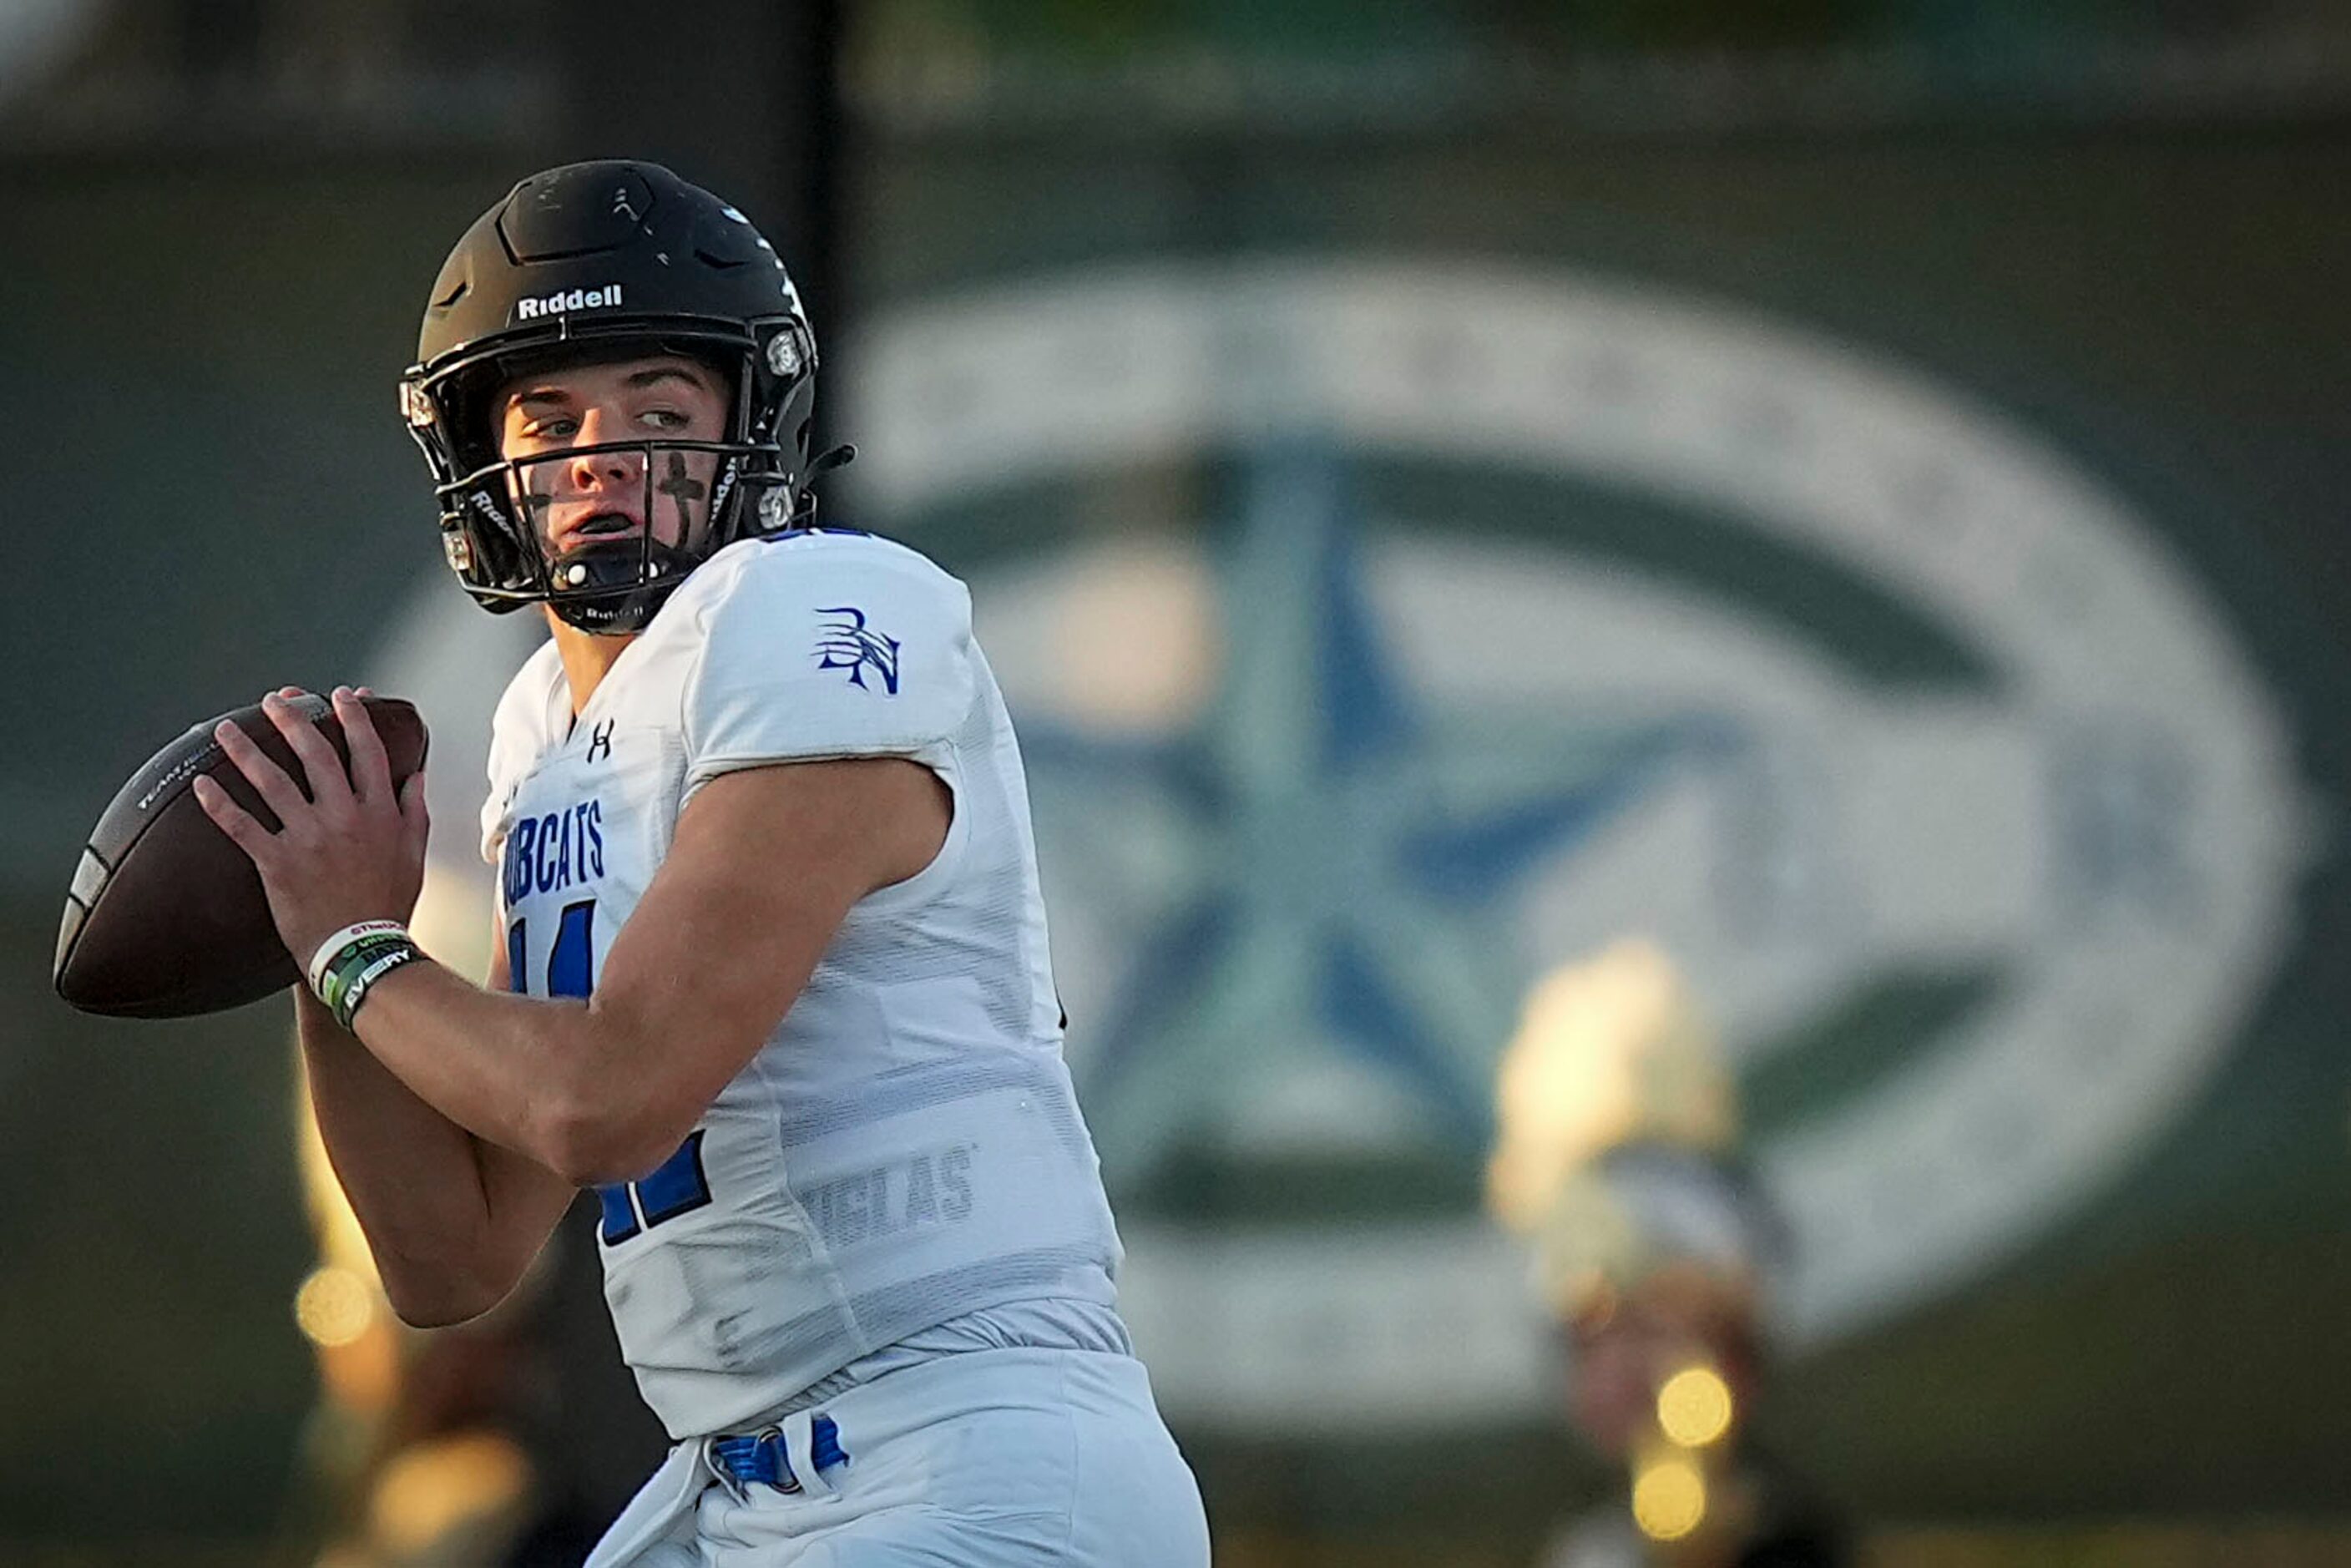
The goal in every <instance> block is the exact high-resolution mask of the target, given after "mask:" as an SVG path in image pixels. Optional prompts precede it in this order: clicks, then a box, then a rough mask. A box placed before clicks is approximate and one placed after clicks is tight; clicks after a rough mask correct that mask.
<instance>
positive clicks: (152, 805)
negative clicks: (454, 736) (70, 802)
mask: <svg viewBox="0 0 2351 1568" xmlns="http://www.w3.org/2000/svg"><path fill="white" fill-rule="evenodd" d="M364 700H365V702H366V704H367V711H368V715H369V716H370V717H371V718H372V719H373V720H374V721H375V727H376V733H377V734H378V735H380V736H381V737H383V749H384V754H385V757H386V758H387V759H388V760H389V761H390V762H391V764H392V784H393V786H394V787H395V788H397V787H398V786H400V785H402V784H403V783H405V782H407V780H408V779H409V778H410V777H411V776H412V775H413V774H414V773H415V772H416V770H417V769H418V768H422V767H423V766H424V748H425V733H424V721H423V719H422V718H420V717H419V716H417V712H416V709H415V708H414V707H413V706H411V705H410V704H408V703H405V702H402V701H400V700H399V699H398V698H396V697H380V696H370V697H367V698H365V699H364ZM294 706H295V709H296V711H298V712H299V713H303V714H306V715H308V716H309V717H310V719H311V721H312V722H313V723H314V724H316V725H317V726H318V727H319V731H320V733H322V734H323V735H325V736H326V737H327V739H328V741H329V744H331V745H332V746H333V747H334V748H335V755H336V756H338V757H340V758H342V759H343V761H344V764H345V766H346V767H348V766H349V765H350V752H349V751H348V750H347V749H346V748H345V747H344V744H343V734H342V726H341V725H340V723H339V722H337V720H336V718H335V716H334V713H333V711H332V709H331V708H330V707H329V704H328V702H327V699H326V698H324V697H321V696H313V695H305V696H302V697H300V698H298V699H295V702H294ZM221 718H225V719H228V720H230V721H232V722H234V723H235V725H236V726H237V727H239V728H241V729H243V730H244V731H245V733H246V734H247V735H249V736H251V737H253V738H254V739H255V741H256V742H257V743H258V744H259V745H260V747H261V749H262V750H263V751H265V752H266V753H267V754H268V755H269V757H270V758H272V759H273V760H274V761H276V762H277V765H278V766H279V767H281V768H285V769H286V771H287V774H288V775H290V776H291V777H292V778H293V779H294V780H295V782H296V783H297V784H303V776H302V768H301V766H300V764H299V763H298V761H297V759H296V758H295V756H294V750H293V747H290V746H288V745H287V743H286V737H284V736H282V735H280V734H278V733H277V726H276V725H274V724H272V723H270V722H269V720H268V718H267V717H266V716H265V715H264V714H263V713H262V711H261V705H260V704H258V703H256V704H254V705H253V706H250V707H241V708H238V709H237V710H236V711H235V712H234V713H229V714H224V715H222V716H221ZM220 722H221V719H220V718H214V719H207V720H206V721H205V722H204V723H203V724H200V725H197V726H196V727H193V729H191V730H189V731H188V732H187V733H186V734H185V735H183V736H181V737H179V738H178V739H177V740H174V741H172V743H171V744H170V745H169V746H166V747H163V749H162V750H161V751H159V752H157V753H156V754H155V755H154V757H153V758H151V759H150V760H149V761H148V763H147V765H146V766H145V767H143V768H141V769H140V770H139V771H138V772H137V773H135V774H133V775H132V776H131V781H130V782H129V783H128V784H125V785H124V786H123V787H122V788H121V789H120V791H118V792H117V793H116V795H115V797H114V800H112V801H111V802H110V804H109V805H108V806H107V808H106V810H105V812H104V814H103V815H101V816H100V817H99V820H98V826H97V827H95V828H93V829H92V830H90V835H89V845H88V847H87V848H85V849H84V850H83V851H82V852H81V859H80V862H79V863H78V864H77V865H76V866H75V867H74V873H73V883H72V886H71V887H70V888H69V889H68V892H67V894H66V911H65V923H64V925H62V926H61V927H59V929H58V931H57V963H56V967H55V968H54V970H53V971H52V974H53V977H54V978H55V980H56V983H57V995H59V996H61V997H63V998H65V999H66V1000H67V1001H68V1002H70V1003H72V1004H73V1005H74V1006H75V1007H77V1008H79V1009H81V1010H82V1011H84V1012H90V1013H103V1014H107V1015H109V1016H110V1017H115V1018H186V1017H190V1016H192V1015H193V1014H196V1013H211V1012H220V1011H223V1010H225V1009H229V1008H235V1007H242V1006H244V1005H245V1004H246V1003H247V1002H252V1001H258V1000H259V999H261V998H263V997H266V996H267V995H269V994H270V993H271V992H272V991H277V990H282V989H284V988H287V986H290V985H293V984H294V983H295V982H296V981H297V980H298V979H299V978H300V977H301V969H300V966H299V965H298V964H297V963H296V961H295V959H294V956H293V955H292V954H290V953H288V952H287V951H286V945H285V944H284V943H283V942H281V941H279V940H278V937H277V925H276V924H275V923H274V922H273V921H272V920H271V919H270V917H269V903H268V900H267V898H266V896H265V895H264V894H263V893H262V891H261V877H260V874H259V873H257V872H256V871H255V870H254V869H253V862H251V861H249V860H247V859H246V855H245V852H244V851H243V850H240V849H238V848H237V847H236V845H235V843H234V842H232V841H230V839H229V837H228V835H227V834H226V833H224V832H222V831H220V829H219V828H217V827H215V826H214V824H213V820H212V819H211V818H210V817H207V816H205V815H204V808H203V807H202V806H201V805H199V804H197V801H196V796H195V791H194V790H193V789H192V788H191V787H190V786H191V785H193V783H194V781H195V778H196V776H197V775H198V774H200V773H209V774H210V775H212V777H213V779H214V781H215V782H217V783H218V784H220V785H221V786H222V788H224V789H226V790H227V791H228V792H229V794H230V796H231V797H232V798H234V799H235V801H236V803H237V804H238V805H240V806H242V807H244V808H245V809H246V810H248V811H250V812H252V813H253V814H254V816H255V817H256V819H257V820H258V821H260V822H261V823H262V825H263V826H265V827H266V828H269V829H271V830H273V831H274V830H275V829H276V828H277V814H276V813H275V812H273V811H271V810H269V808H268V807H266V806H265V805H263V804H262V803H261V799H260V796H259V795H258V794H257V793H256V791H255V790H254V788H253V786H252V785H250V784H248V783H246V780H245V775H244V774H242V773H240V772H238V771H237V768H236V765H235V763H233V762H231V761H230V760H229V759H228V758H227V755H226V754H225V752H223V751H222V750H221V748H220V743H219V742H218V741H216V740H214V738H213V731H214V728H215V727H218V726H219V724H220ZM304 793H305V794H306V795H307V794H308V787H307V785H305V786H304ZM305 956H306V957H307V956H308V955H305Z"/></svg>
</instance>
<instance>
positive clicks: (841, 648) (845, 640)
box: [816, 604, 898, 697]
mask: <svg viewBox="0 0 2351 1568" xmlns="http://www.w3.org/2000/svg"><path fill="white" fill-rule="evenodd" d="M817 613H818V614H819V615H838V616H840V617H841V619H840V620H838V621H828V622H824V625H823V627H822V628H821V630H822V632H823V635H822V636H821V637H820V639H819V640H818V642H817V645H816V667H817V668H818V669H820V670H847V671H848V672H849V684H850V685H852V686H858V687H861V688H862V689H864V690H866V691H872V689H873V688H872V687H871V686H868V685H865V672H866V671H867V670H868V669H871V670H872V672H873V673H874V674H877V675H879V676H881V677H882V688H883V694H884V695H888V696H893V697H894V696H896V695H898V639H896V638H895V637H885V636H883V634H882V633H881V632H869V631H867V630H866V629H865V612H863V611H862V610H859V609H857V608H855V607H854V606H852V605H847V604H843V605H841V606H839V607H838V608H835V609H831V610H825V609H820V610H818V611H817Z"/></svg>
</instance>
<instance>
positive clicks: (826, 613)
mask: <svg viewBox="0 0 2351 1568" xmlns="http://www.w3.org/2000/svg"><path fill="white" fill-rule="evenodd" d="M704 617H705V620H704V631H705V639H704V645H703V648H702V652H701V657H700V659H699V660H698V661H697V663H696V664H695V668H694V670H693V671H692V673H691V674H689V675H688V677H687V679H686V682H685V686H684V716H683V728H684V740H685V747H686V779H685V789H686V793H687V794H689V795H690V794H692V792H693V791H694V790H695V789H699V788H700V787H701V786H702V785H704V784H706V783H708V782H709V781H710V780H711V779H715V778H717V777H718V776H719V775H721V774H724V773H730V772H734V771H737V770H739V769H741V768H758V767H762V766H765V765H768V764H770V763H777V762H795V761H812V760H816V759H820V758H840V757H905V758H913V759H914V760H915V761H918V762H922V763H924V764H925V765H927V766H928V767H930V768H933V769H934V770H935V771H936V772H938V773H939V774H940V775H941V776H942V777H943V778H945V779H946V781H947V783H948V784H949V786H950V787H953V786H954V784H955V782H956V766H955V758H954V745H953V743H954V738H955V736H956V732H957V730H959V729H960V728H961V727H962V726H963V724H964V721H965V719H966V718H967V716H968V715H969V713H970V711H971V705H972V700H973V690H974V675H973V671H972V646H971V596H970V594H969V593H968V592H967V591H966V590H965V588H964V586H963V584H962V583H960V582H958V581H956V580H955V579H954V578H952V577H950V576H948V575H947V574H946V572H944V571H941V570H939V569H938V568H937V567H935V566H933V565H932V564H931V563H930V562H929V561H927V560H925V559H923V558H922V557H921V556H919V555H916V554H914V552H912V551H909V550H904V549H898V548H896V547H894V546H887V545H883V544H881V543H879V542H878V541H867V540H854V539H844V540H839V541H832V540H827V541H820V542H818V543H817V544H815V546H814V548H809V549H803V550H798V551H795V550H791V549H784V548H771V549H769V550H768V551H766V552H764V553H761V554H758V555H757V556H755V557H754V558H753V559H751V560H749V562H748V563H747V565H746V567H745V569H744V570H743V571H742V572H741V573H740V575H739V576H738V577H737V578H736V580H734V581H732V582H731V583H730V584H728V585H727V587H726V591H724V592H722V593H721V594H719V595H718V596H716V598H715V599H714V600H713V601H712V602H711V603H710V604H709V605H707V606H706V607H705V610H704Z"/></svg>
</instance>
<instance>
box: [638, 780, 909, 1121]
mask: <svg viewBox="0 0 2351 1568" xmlns="http://www.w3.org/2000/svg"><path fill="white" fill-rule="evenodd" d="M949 825H950V810H949V805H948V795H947V791H946V787H945V786H944V785H943V784H942V783H941V782H940V780H939V778H938V776H937V775H936V774H935V773H934V772H932V771H931V769H929V768H925V767H923V766H922V765H921V764H919V763H915V762H911V761H908V760H906V759H905V758H840V759H835V760H831V761H823V762H796V763H785V764H778V765H776V766H771V767H764V768H743V769H739V770H737V771H733V772H728V773H725V774H722V775H720V776H719V777H717V778H715V779H712V780H711V781H710V782H709V783H708V784H706V785H705V786H704V787H703V788H702V789H699V790H697V791H695V796H694V799H693V800H690V801H689V802H687V804H686V807H685V810H684V811H683V812H682V813H681V814H680V815H679V818H678V823H677V831H676V834H675V835H674V838H673V839H672V841H671V843H670V848H669V852H668V854H667V856H666V857H665V858H664V861H663V862H662V868H661V870H660V872H659V873H657V874H656V875H655V876H654V878H653V883H652V884H651V885H650V886H649V887H648V888H647V889H646V890H645V895H644V897H643V899H642V900H640V901H639V903H638V904H637V906H636V908H635V910H634V911H633V912H632V914H631V915H630V916H629V920H628V923H627V924H626V925H623V926H622V928H621V930H620V932H619V933H618V935H617V936H614V938H613V941H612V946H611V951H610V952H609V953H608V954H607V955H606V957H605V961H604V966H603V970H602V972H601V975H600V976H599V977H598V979H597V987H596V995H595V1001H594V1007H595V1009H596V1010H597V1011H598V1012H599V1013H600V1014H601V1015H602V1016H603V1017H604V1018H605V1019H607V1020H608V1021H610V1022H611V1024H612V1025H613V1026H614V1027H616V1028H620V1029H622V1030H626V1031H629V1032H631V1033H632V1034H633V1035H635V1036H636V1037H638V1038H639V1039H641V1040H644V1041H645V1042H647V1046H646V1049H645V1051H644V1060H643V1063H642V1066H643V1071H644V1072H645V1073H646V1074H647V1075H648V1078H649V1079H650V1080H652V1082H651V1083H650V1084H649V1087H651V1088H652V1089H653V1092H655V1093H656V1094H658V1095H659V1096H660V1097H661V1098H662V1099H663V1100H664V1102H665V1103H666V1104H667V1107H668V1110H669V1113H670V1117H669V1119H671V1120H677V1119H679V1118H681V1117H682V1118H683V1120H684V1122H685V1123H687V1124H690V1122H691V1120H692V1118H693V1117H694V1116H695V1115H696V1114H698V1113H700V1111H701V1109H702V1108H703V1107H704V1106H705V1105H707V1104H708V1103H710V1101H711V1100H712V1099H713V1098H714V1097H715V1096H716V1094H717V1092H718V1091H719V1090H720V1089H722V1088H724V1087H725V1086H726V1082H727V1080H729V1079H731V1078H732V1077H734V1075H735V1074H736V1073H737V1072H738V1071H741V1070H742V1067H743V1064H744V1063H745V1062H746V1061H749V1060H750V1058H751V1056H752V1054H753V1053H754V1052H755V1051H758V1048H759V1046H760V1044H761V1043H762V1042H763V1041H764V1040H766V1039H767V1038H768V1035H769V1034H770V1033H771V1032H772V1031H773V1030H774V1029H775V1027H776V1024H777V1022H778V1020H779V1019H782V1017H783V1016H784V1013H785V1011H786V1010H787V1009H789V1007H790V1006H791V1004H792V1001H793V998H796V997H798V996H799V991H800V988H801V987H803V986H804V985H806V984H807V983H808V978H809V976H810V974H811V973H813V972H814V970H815V968H816V965H817V961H818V959H819V958H820V957H821V956H823V954H824V950H825V948H826V946H828V945H829V944H830V943H831V940H832V936H833V933H834V931H835V930H837V929H838V928H839V926H840V925H841V920H842V918H843V917H844V916H846V915H848V913H849V911H850V909H851V907H852V905H854V904H856V903H857V901H858V900H859V899H861V898H862V897H864V896H865V895H866V894H869V893H872V891H874V890H875V889H877V888H881V887H885V886H888V885H890V884H892V883H898V882H903V881H904V880H905V879H906V878H908V877H910V876H913V875H914V874H916V873H919V872H921V871H922V870H923V869H924V868H925V866H927V865H928V864H930V862H931V861H932V859H933V858H934V857H935V856H936V855H937V853H938V852H939V850H940V847H941V846H942V845H943V844H944V843H945V842H946V837H947V831H948V827H949ZM654 1042H657V1049H656V1048H655V1045H654ZM681 1133H682V1129H681Z"/></svg>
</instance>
